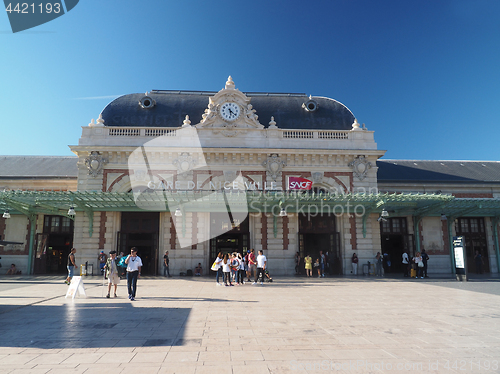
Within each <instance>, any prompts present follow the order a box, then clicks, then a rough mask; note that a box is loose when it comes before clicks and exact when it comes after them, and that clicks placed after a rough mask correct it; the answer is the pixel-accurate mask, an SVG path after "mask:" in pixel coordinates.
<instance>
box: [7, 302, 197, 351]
mask: <svg viewBox="0 0 500 374" xmlns="http://www.w3.org/2000/svg"><path fill="white" fill-rule="evenodd" d="M189 314H190V309H188V308H150V307H136V306H134V304H133V303H130V304H123V303H110V304H106V306H101V305H89V304H65V305H60V306H46V305H30V306H27V307H23V308H19V309H16V310H13V311H12V313H6V314H3V315H2V324H0V347H32V348H44V349H52V348H96V347H137V346H164V345H165V346H171V345H174V346H175V345H185V344H188V343H191V344H197V342H194V341H193V342H187V341H186V340H185V339H183V337H184V329H185V326H186V321H187V319H188V317H189ZM199 343H200V345H201V339H200V342H199Z"/></svg>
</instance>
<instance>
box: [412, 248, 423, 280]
mask: <svg viewBox="0 0 500 374" xmlns="http://www.w3.org/2000/svg"><path fill="white" fill-rule="evenodd" d="M413 262H414V263H415V264H416V265H417V278H418V277H420V278H421V279H424V261H423V260H422V256H421V255H420V252H417V253H416V255H415V257H413Z"/></svg>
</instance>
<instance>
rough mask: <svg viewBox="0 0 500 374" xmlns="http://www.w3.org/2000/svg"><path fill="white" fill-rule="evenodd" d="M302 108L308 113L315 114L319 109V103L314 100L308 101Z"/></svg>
mask: <svg viewBox="0 0 500 374" xmlns="http://www.w3.org/2000/svg"><path fill="white" fill-rule="evenodd" d="M302 108H304V109H305V110H307V111H308V112H314V111H315V110H316V109H318V103H317V102H316V101H314V100H308V101H306V102H305V103H304V104H302Z"/></svg>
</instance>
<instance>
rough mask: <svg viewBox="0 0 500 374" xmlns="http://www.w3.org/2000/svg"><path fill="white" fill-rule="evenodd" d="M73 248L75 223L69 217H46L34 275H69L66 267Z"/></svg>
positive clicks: (34, 263)
mask: <svg viewBox="0 0 500 374" xmlns="http://www.w3.org/2000/svg"><path fill="white" fill-rule="evenodd" d="M72 247H73V221H72V220H70V219H69V218H68V217H62V216H45V217H44V221H43V234H38V235H37V250H35V251H34V252H35V253H34V256H35V261H34V262H33V274H65V273H67V272H68V270H67V268H66V266H67V264H68V256H69V252H70V251H71V248H72ZM78 274H79V271H78Z"/></svg>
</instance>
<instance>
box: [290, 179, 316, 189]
mask: <svg viewBox="0 0 500 374" xmlns="http://www.w3.org/2000/svg"><path fill="white" fill-rule="evenodd" d="M311 187H312V181H310V180H309V179H305V178H300V177H288V186H287V190H310V189H311Z"/></svg>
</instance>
